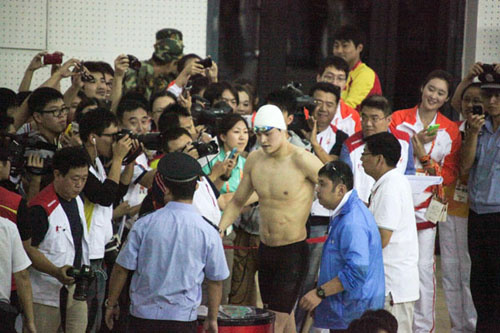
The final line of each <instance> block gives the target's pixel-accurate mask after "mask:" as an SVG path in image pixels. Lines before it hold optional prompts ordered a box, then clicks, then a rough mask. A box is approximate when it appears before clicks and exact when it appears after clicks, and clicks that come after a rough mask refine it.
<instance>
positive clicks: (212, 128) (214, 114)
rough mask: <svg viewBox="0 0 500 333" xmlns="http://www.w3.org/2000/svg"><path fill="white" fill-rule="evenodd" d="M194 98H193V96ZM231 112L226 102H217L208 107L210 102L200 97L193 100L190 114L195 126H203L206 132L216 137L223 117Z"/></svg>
mask: <svg viewBox="0 0 500 333" xmlns="http://www.w3.org/2000/svg"><path fill="white" fill-rule="evenodd" d="M193 97H195V96H193ZM232 112H233V109H232V108H231V106H229V104H227V103H226V102H222V101H221V102H218V103H215V104H214V105H213V106H210V102H209V101H208V100H206V99H204V98H202V97H199V96H196V98H193V105H192V106H191V114H192V116H193V119H194V121H195V123H196V124H197V125H205V127H206V129H207V132H208V133H210V134H212V135H216V134H217V129H218V128H219V127H220V126H219V125H220V122H221V121H222V119H223V118H224V116H226V115H228V114H230V113H232Z"/></svg>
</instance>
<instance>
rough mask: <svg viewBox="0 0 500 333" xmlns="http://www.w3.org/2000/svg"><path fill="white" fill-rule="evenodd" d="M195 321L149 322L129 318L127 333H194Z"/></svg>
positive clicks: (195, 328)
mask: <svg viewBox="0 0 500 333" xmlns="http://www.w3.org/2000/svg"><path fill="white" fill-rule="evenodd" d="M197 326H198V324H197V321H196V320H195V321H174V320H151V319H142V318H137V317H134V316H132V315H130V316H129V323H128V332H129V333H196V331H197Z"/></svg>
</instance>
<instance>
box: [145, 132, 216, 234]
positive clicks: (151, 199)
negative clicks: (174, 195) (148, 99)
mask: <svg viewBox="0 0 500 333" xmlns="http://www.w3.org/2000/svg"><path fill="white" fill-rule="evenodd" d="M162 146H163V147H162V150H163V151H164V152H165V154H169V153H174V152H180V153H184V154H187V155H190V156H191V157H193V155H195V156H198V153H197V152H196V149H195V148H194V146H193V139H192V138H191V136H190V135H189V132H188V131H186V130H185V129H184V128H181V127H176V128H172V129H170V130H168V131H166V132H164V133H163V143H162ZM163 156H164V155H163ZM163 156H162V157H163ZM159 185H160V184H159V183H158V178H157V177H156V176H155V181H154V182H153V186H152V189H151V192H150V193H149V194H148V195H147V196H146V198H145V199H144V200H143V202H142V205H141V209H140V212H139V215H143V214H146V213H148V212H151V211H153V210H156V209H159V208H161V207H163V201H162V198H163V194H164V193H163V192H161V186H159ZM219 198H220V196H219V191H218V190H217V189H216V188H215V186H214V184H213V183H212V182H211V181H210V179H209V178H208V177H207V176H202V177H200V180H199V182H198V188H197V189H196V191H195V192H194V197H193V205H194V206H195V207H196V208H197V209H198V211H199V212H200V214H202V215H203V217H204V218H205V219H207V220H209V221H210V222H211V223H213V224H214V225H219V222H220V218H221V212H220V208H219V205H218V203H217V202H218V199H219Z"/></svg>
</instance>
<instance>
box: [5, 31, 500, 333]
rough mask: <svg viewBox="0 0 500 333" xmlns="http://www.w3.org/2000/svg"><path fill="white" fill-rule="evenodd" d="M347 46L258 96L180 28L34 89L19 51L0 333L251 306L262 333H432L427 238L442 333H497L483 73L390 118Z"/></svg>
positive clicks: (428, 84) (499, 286) (147, 322)
mask: <svg viewBox="0 0 500 333" xmlns="http://www.w3.org/2000/svg"><path fill="white" fill-rule="evenodd" d="M365 44H366V42H365V36H364V33H363V32H362V31H361V30H360V29H359V28H357V27H355V26H351V25H345V26H342V27H340V28H339V29H338V30H337V32H336V33H335V36H334V47H333V53H332V55H330V56H328V57H327V58H326V59H324V61H323V63H322V65H321V66H320V67H319V68H318V71H317V75H316V77H311V81H315V83H314V85H313V87H312V89H311V90H310V92H309V93H308V94H304V93H302V92H301V91H300V90H299V89H298V88H297V87H295V86H290V85H288V86H285V85H284V86H283V87H276V90H274V91H270V92H268V94H267V95H266V96H257V94H256V89H255V87H254V86H253V84H252V82H251V81H250V80H246V79H239V80H237V81H234V82H228V81H221V82H220V81H219V79H218V67H217V64H216V63H215V62H214V61H213V60H212V59H210V58H206V59H203V58H202V57H200V56H198V55H196V54H186V55H185V54H184V52H183V51H184V44H183V36H182V33H181V32H180V31H178V30H176V29H163V30H160V31H158V32H157V33H156V43H155V45H154V52H153V54H152V57H151V58H150V59H148V60H145V61H139V60H138V59H137V58H135V57H133V56H131V55H126V54H121V55H119V56H118V57H117V58H116V60H115V62H114V66H111V65H110V64H108V63H106V62H102V61H79V60H78V59H69V60H66V61H61V62H60V63H59V64H54V65H52V66H53V70H52V71H51V75H50V77H49V78H47V80H46V81H45V82H44V83H43V84H42V85H41V86H40V87H36V88H35V89H33V90H30V89H32V87H31V80H32V77H33V73H34V72H35V71H36V70H38V69H39V68H41V67H43V66H47V63H50V62H51V61H50V60H47V59H53V58H62V53H55V56H54V54H48V53H47V52H40V53H38V54H37V55H35V56H34V58H33V60H32V61H31V62H30V64H29V65H28V67H27V69H26V72H25V75H24V77H23V78H22V80H21V84H20V87H19V90H18V92H14V91H12V90H10V89H7V88H0V98H1V103H0V104H1V105H0V107H1V109H0V143H1V145H0V244H1V245H0V247H1V248H2V251H1V252H0V261H1V263H2V265H1V266H2V270H1V271H0V331H1V332H14V331H15V327H17V329H20V327H22V329H23V330H24V331H25V332H44V333H45V332H54V333H55V332H59V331H60V330H63V331H65V332H101V331H102V332H107V331H113V332H126V331H128V332H196V331H197V329H198V325H200V326H201V325H202V327H203V328H202V329H203V330H205V331H207V332H217V330H218V321H217V317H218V313H219V306H220V305H225V304H229V305H239V306H257V304H258V303H259V295H260V297H261V300H262V304H263V307H264V309H266V310H268V311H270V313H272V314H273V315H274V316H275V320H274V331H275V332H321V331H322V330H326V331H327V332H328V330H329V332H387V333H392V332H434V331H435V330H436V325H435V302H436V276H435V243H436V237H437V235H439V246H440V253H441V263H442V272H443V281H442V283H443V289H444V293H445V298H446V304H447V306H448V312H449V314H450V320H451V327H452V332H498V331H500V324H499V321H498V318H499V317H500V283H499V281H500V264H499V263H500V261H499V260H498V259H497V254H498V253H500V241H499V239H500V227H499V226H500V223H499V222H500V187H499V184H500V129H499V127H500V65H496V64H493V65H488V64H483V63H481V62H478V63H476V64H474V66H473V67H472V68H471V69H470V70H469V72H468V73H467V75H466V76H465V77H464V78H463V79H462V80H461V82H460V84H459V85H458V86H457V87H456V89H455V90H453V78H452V76H451V75H450V74H449V73H448V72H446V71H443V70H435V71H432V72H431V73H429V74H428V75H427V77H426V78H425V80H424V81H423V82H422V84H421V87H420V92H421V98H420V100H419V101H418V103H417V104H416V105H415V106H411V105H409V106H410V107H411V108H408V109H403V110H393V109H392V107H391V104H390V102H389V101H388V100H387V98H385V97H384V96H383V92H382V88H381V84H380V81H379V78H378V76H377V74H376V73H375V71H373V70H372V69H371V68H370V67H369V66H368V65H367V64H365V63H363V62H362V61H361V54H362V51H363V46H364V45H365ZM56 62H57V61H56ZM476 78H479V81H480V82H474V81H475V79H476ZM62 80H70V81H71V85H70V87H69V88H68V89H67V90H66V91H64V92H63V91H61V81H62ZM448 102H450V103H451V106H452V108H453V109H454V112H456V113H457V114H460V116H461V117H460V118H461V119H463V120H461V121H458V122H454V121H452V120H450V119H448V118H447V117H445V116H444V115H443V114H442V113H441V112H440V110H441V109H442V108H443V105H444V104H445V103H448ZM256 274H257V277H258V283H257V282H256V280H257V279H256ZM259 291H260V293H259ZM200 305H204V306H206V313H205V314H204V315H203V316H202V317H203V320H201V319H200V324H198V319H199V317H198V310H199V308H200ZM200 313H201V312H200ZM16 318H17V323H16ZM200 318H201V317H200ZM21 319H22V320H21Z"/></svg>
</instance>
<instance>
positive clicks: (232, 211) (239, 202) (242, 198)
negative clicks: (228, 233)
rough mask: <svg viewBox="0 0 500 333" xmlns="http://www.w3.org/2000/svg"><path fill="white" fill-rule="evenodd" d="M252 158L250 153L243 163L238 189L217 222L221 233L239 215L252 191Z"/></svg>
mask: <svg viewBox="0 0 500 333" xmlns="http://www.w3.org/2000/svg"><path fill="white" fill-rule="evenodd" d="M252 160H253V158H252V154H250V155H249V156H248V160H247V162H246V163H245V167H244V168H243V178H242V179H241V182H240V184H239V185H238V189H237V190H236V192H235V193H234V196H233V199H232V200H231V201H230V202H229V204H228V205H227V207H226V209H225V210H224V214H223V215H222V219H221V221H220V224H219V229H220V230H221V233H223V232H224V231H225V230H226V229H227V227H229V226H230V225H231V224H232V223H233V222H234V220H236V218H237V217H238V215H240V212H241V209H242V208H243V207H244V206H245V204H246V203H247V201H248V199H249V198H250V196H251V195H252V193H253V192H254V188H253V185H252V180H251V176H250V170H251V168H252V164H253V163H252Z"/></svg>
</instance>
